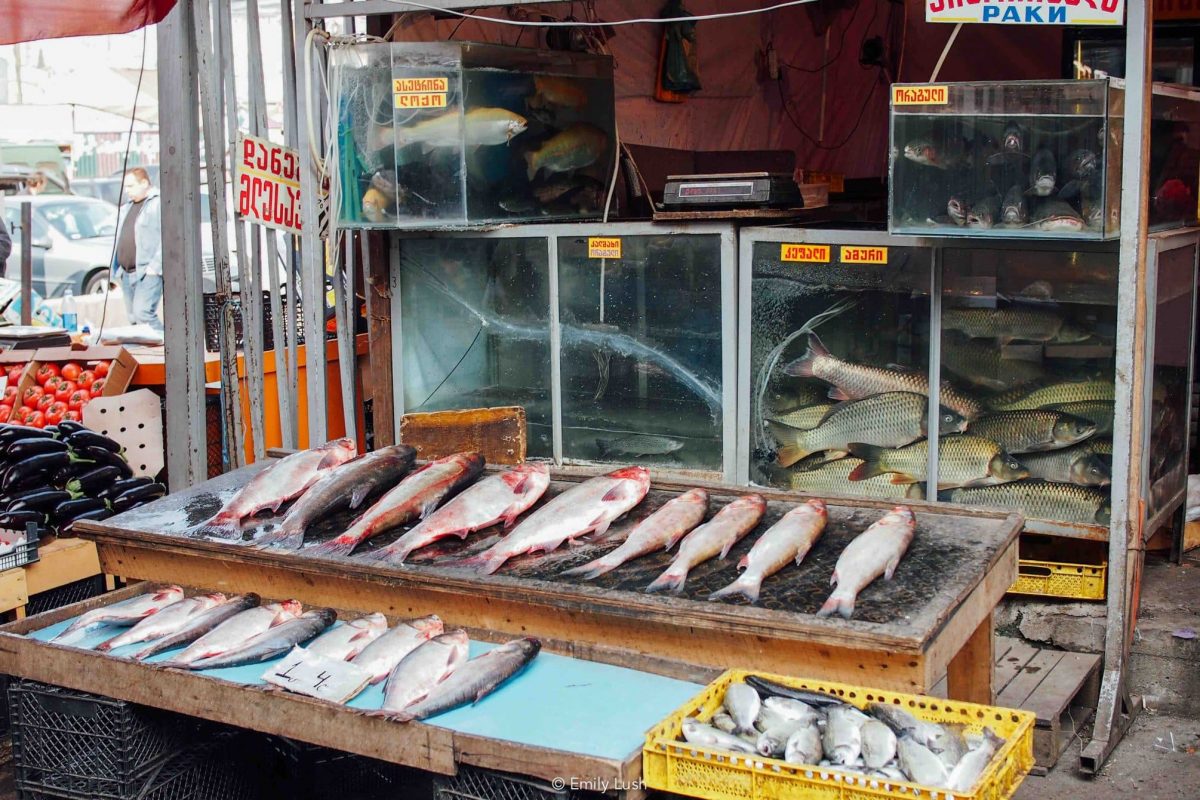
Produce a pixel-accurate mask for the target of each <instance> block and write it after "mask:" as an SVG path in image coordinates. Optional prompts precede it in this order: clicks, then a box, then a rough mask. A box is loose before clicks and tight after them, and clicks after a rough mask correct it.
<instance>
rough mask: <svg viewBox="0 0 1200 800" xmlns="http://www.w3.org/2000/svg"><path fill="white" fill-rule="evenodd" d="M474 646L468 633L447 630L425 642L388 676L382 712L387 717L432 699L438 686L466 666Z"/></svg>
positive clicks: (401, 660)
mask: <svg viewBox="0 0 1200 800" xmlns="http://www.w3.org/2000/svg"><path fill="white" fill-rule="evenodd" d="M470 644H471V643H470V640H469V639H468V638H467V632H466V631H464V630H462V629H459V630H454V631H447V632H446V633H443V634H441V635H440V636H435V637H433V638H432V639H430V640H429V641H427V642H422V643H421V644H420V645H418V647H417V649H415V650H413V651H412V652H411V653H409V654H408V655H406V656H405V657H404V658H402V659H400V662H399V663H398V664H396V666H395V668H394V669H392V672H391V674H390V675H388V679H387V686H386V687H385V689H384V695H383V707H382V709H381V711H382V712H383V714H384V715H385V716H388V715H391V714H396V713H400V712H403V711H404V709H406V708H408V707H409V706H411V705H413V704H414V703H417V702H420V701H421V700H424V699H425V698H426V697H428V696H429V693H430V692H431V691H433V689H434V687H435V686H437V685H438V684H439V683H441V682H442V681H444V680H446V679H447V678H449V677H450V676H451V675H452V674H454V671H455V670H456V669H458V668H459V667H461V666H462V665H463V664H464V663H466V661H467V654H468V653H467V651H468V649H469V648H470Z"/></svg>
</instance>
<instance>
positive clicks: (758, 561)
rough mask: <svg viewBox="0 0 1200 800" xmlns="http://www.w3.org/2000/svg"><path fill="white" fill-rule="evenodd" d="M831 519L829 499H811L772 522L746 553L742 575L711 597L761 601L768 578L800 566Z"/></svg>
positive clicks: (740, 563)
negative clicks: (785, 568) (826, 505)
mask: <svg viewBox="0 0 1200 800" xmlns="http://www.w3.org/2000/svg"><path fill="white" fill-rule="evenodd" d="M827 519H828V515H827V512H826V510H825V502H824V501H822V500H817V499H813V500H809V501H808V502H806V503H802V504H800V505H798V506H796V507H795V508H793V509H792V510H791V511H789V512H787V513H786V514H784V515H783V517H782V518H781V519H780V520H779V521H778V522H776V523H775V524H774V525H772V526H771V527H770V528H768V529H767V531H766V532H765V533H764V534H763V535H762V536H760V537H758V540H757V541H755V543H754V546H753V547H751V548H750V552H749V553H747V554H746V555H744V556H742V560H741V561H739V562H738V569H740V570H742V574H741V575H739V576H738V579H737V580H735V581H734V582H733V583H731V584H729V585H728V586H726V587H725V588H724V589H719V590H717V591H715V592H713V593H712V594H710V595H709V596H708V599H709V600H719V599H721V598H723V597H732V596H733V595H738V594H740V595H742V596H743V597H745V598H746V599H747V600H749V601H750V602H751V603H757V602H758V596H759V592H760V591H761V589H762V582H763V580H764V579H766V578H768V577H770V576H771V575H774V574H775V573H776V572H778V571H779V570H781V569H783V568H784V567H785V566H787V565H788V564H790V563H792V562H795V564H796V566H800V564H801V562H803V561H804V557H805V556H806V555H808V551H809V550H811V549H812V546H813V545H814V544H816V543H817V539H819V538H820V537H821V534H822V533H824V532H825V522H826V520H827Z"/></svg>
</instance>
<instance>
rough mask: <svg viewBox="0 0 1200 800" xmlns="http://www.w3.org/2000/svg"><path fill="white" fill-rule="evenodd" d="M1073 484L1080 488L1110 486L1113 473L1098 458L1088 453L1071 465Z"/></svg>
mask: <svg viewBox="0 0 1200 800" xmlns="http://www.w3.org/2000/svg"><path fill="white" fill-rule="evenodd" d="M1071 482H1072V483H1077V484H1079V485H1080V486H1108V485H1109V484H1110V483H1112V473H1111V472H1110V471H1109V469H1108V467H1107V466H1106V465H1105V464H1104V462H1103V461H1101V460H1100V459H1099V458H1098V457H1097V456H1094V455H1092V454H1091V453H1088V454H1087V455H1086V456H1083V457H1082V458H1079V459H1076V460H1075V462H1074V463H1073V464H1071Z"/></svg>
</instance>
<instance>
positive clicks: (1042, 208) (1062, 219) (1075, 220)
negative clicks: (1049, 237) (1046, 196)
mask: <svg viewBox="0 0 1200 800" xmlns="http://www.w3.org/2000/svg"><path fill="white" fill-rule="evenodd" d="M1030 224H1031V225H1032V226H1033V227H1034V228H1036V229H1037V230H1039V231H1051V232H1057V233H1077V232H1078V231H1081V230H1083V228H1084V221H1083V217H1081V216H1080V215H1079V212H1078V211H1076V210H1075V209H1074V208H1072V207H1071V205H1070V204H1069V203H1064V202H1063V201H1062V200H1047V201H1045V202H1043V203H1040V204H1039V205H1038V206H1037V208H1035V209H1034V211H1033V221H1032V222H1031V223H1030Z"/></svg>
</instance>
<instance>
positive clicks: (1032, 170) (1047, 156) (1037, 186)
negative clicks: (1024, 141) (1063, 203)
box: [1028, 147, 1058, 197]
mask: <svg viewBox="0 0 1200 800" xmlns="http://www.w3.org/2000/svg"><path fill="white" fill-rule="evenodd" d="M1029 182H1030V185H1029V190H1028V193H1029V194H1032V195H1036V196H1038V197H1049V196H1050V195H1052V194H1054V187H1055V185H1056V184H1057V183H1058V162H1057V161H1055V159H1054V154H1053V153H1051V152H1050V151H1049V150H1047V149H1046V148H1044V147H1043V148H1041V149H1040V150H1038V151H1037V152H1036V153H1034V154H1033V160H1032V161H1031V162H1030V164H1029Z"/></svg>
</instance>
